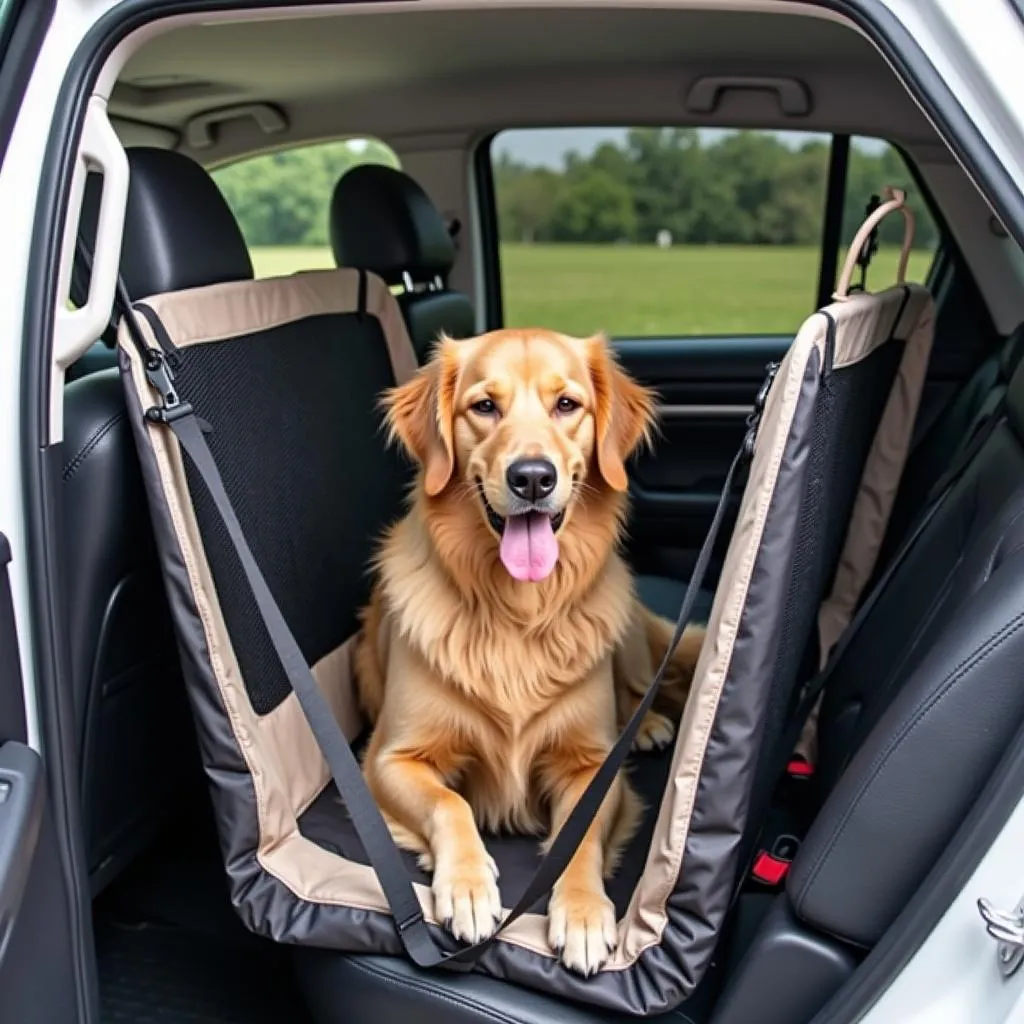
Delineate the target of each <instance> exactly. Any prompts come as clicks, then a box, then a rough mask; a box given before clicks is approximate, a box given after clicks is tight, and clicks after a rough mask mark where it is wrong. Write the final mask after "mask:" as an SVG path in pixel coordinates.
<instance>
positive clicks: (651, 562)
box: [615, 335, 792, 576]
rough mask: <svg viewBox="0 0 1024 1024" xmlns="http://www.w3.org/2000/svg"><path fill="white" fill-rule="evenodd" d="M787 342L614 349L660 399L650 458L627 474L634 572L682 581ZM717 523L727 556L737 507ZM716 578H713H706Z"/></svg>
mask: <svg viewBox="0 0 1024 1024" xmlns="http://www.w3.org/2000/svg"><path fill="white" fill-rule="evenodd" d="M791 341H792V339H791V338H790V337H787V336H784V335H783V336H780V335H762V336H743V337H688V338H643V339H629V340H625V339H623V340H618V341H616V342H615V348H616V352H617V354H618V357H619V360H620V362H621V363H622V365H623V366H624V367H625V369H627V370H628V371H629V372H630V374H632V375H633V376H634V377H635V378H636V379H637V380H639V381H640V382H642V383H643V384H646V385H647V386H649V387H652V388H653V389H654V390H655V391H656V392H657V395H658V401H659V425H658V431H657V434H656V436H655V438H654V440H653V444H652V445H651V448H650V450H646V451H643V452H641V453H639V454H638V455H637V456H636V457H635V458H634V459H633V460H632V464H631V466H630V493H631V498H632V505H633V507H632V518H631V523H630V539H629V553H630V557H631V559H632V561H633V564H634V565H635V566H636V568H637V569H638V571H640V572H657V573H667V574H669V575H677V576H686V575H688V572H689V566H690V565H691V564H692V562H693V560H694V559H695V558H696V554H697V551H698V550H699V548H700V545H701V543H702V542H703V540H704V536H705V534H706V533H707V531H708V528H709V527H710V525H711V519H712V516H713V515H714V512H715V508H716V506H717V504H718V500H719V497H720V495H721V491H722V485H723V484H724V482H725V477H726V474H727V473H728V470H729V466H730V464H731V463H732V460H733V457H734V456H735V454H736V452H737V450H738V448H739V446H740V444H741V442H742V440H743V436H744V434H745V432H746V429H747V428H746V420H747V416H748V415H749V413H750V411H751V409H752V408H753V402H754V398H755V396H756V395H757V392H758V389H759V388H760V387H761V384H762V383H763V381H764V377H765V368H766V367H767V365H768V364H769V363H770V362H774V361H778V360H780V359H781V358H782V357H783V356H784V355H785V352H786V349H787V347H788V346H789V344H790V342H791ZM737 504H738V502H734V503H733V507H732V508H731V510H730V514H729V516H728V518H727V519H726V521H725V523H724V524H723V529H722V532H721V535H720V540H719V543H718V544H717V545H716V554H717V555H719V556H720V555H721V554H722V553H724V550H725V546H726V544H727V543H728V537H729V534H730V533H731V531H732V525H733V523H734V521H735V513H736V505H737ZM712 572H714V569H713V570H712Z"/></svg>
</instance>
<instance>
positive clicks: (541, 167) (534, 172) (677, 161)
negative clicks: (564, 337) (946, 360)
mask: <svg viewBox="0 0 1024 1024" xmlns="http://www.w3.org/2000/svg"><path fill="white" fill-rule="evenodd" d="M831 147H832V139H831V137H830V136H828V135H822V134H815V133H808V132H791V131H766V130H748V131H728V130H714V129H693V128H688V129H679V128H662V129H657V128H639V129H636V128H634V129H514V130H508V131H503V132H500V133H499V134H498V135H496V136H495V137H494V139H493V140H492V143H491V147H490V157H491V173H492V181H493V189H494V205H495V208H496V221H497V225H496V226H497V232H496V234H497V240H498V256H499V261H500V282H501V305H502V309H503V314H504V323H505V324H506V325H507V326H526V325H529V324H535V323H545V324H551V325H556V326H558V327H559V328H560V329H562V330H565V331H567V332H570V333H582V332H588V331H591V330H593V328H594V325H595V324H598V325H601V326H602V327H603V328H604V329H605V330H607V331H608V332H609V333H610V334H612V335H613V336H615V337H616V338H620V339H622V338H630V337H685V336H705V335H707V336H714V335H742V334H761V335H768V334H789V333H791V332H792V331H793V330H794V329H795V327H796V326H797V325H799V323H800V322H801V321H802V320H803V318H804V317H805V316H806V315H807V314H808V313H809V312H810V311H811V310H813V309H814V308H815V307H816V306H817V304H818V302H817V300H818V295H819V276H820V274H821V273H822V246H823V232H824V225H825V212H826V201H827V189H828V180H829V161H830V154H831ZM849 171H850V173H849V175H848V177H847V188H846V192H845V199H844V208H843V213H844V228H843V234H842V236H841V238H842V239H845V240H847V241H848V240H849V239H850V238H851V237H852V235H853V233H854V231H855V230H856V227H857V226H858V224H859V223H860V221H861V220H862V219H863V217H864V209H865V205H866V204H867V203H868V202H869V200H870V197H871V195H872V194H873V192H877V191H879V190H880V189H881V187H882V186H883V185H884V184H901V185H907V179H908V178H909V174H908V173H907V169H906V166H905V165H904V164H903V162H902V159H901V157H900V156H899V153H898V152H897V151H896V150H895V149H893V148H892V147H891V146H887V145H886V144H884V143H878V142H876V141H875V140H867V139H855V140H853V144H852V147H851V156H850V163H849ZM894 175H895V177H896V180H893V177H894ZM907 187H908V191H909V192H910V194H911V195H912V196H913V194H914V191H915V190H914V189H913V188H911V187H910V186H909V185H907ZM921 207H923V203H916V204H915V209H920V208H921ZM922 212H924V211H922ZM919 220H922V221H924V223H922V224H921V228H920V230H919V234H918V243H919V244H921V245H922V246H924V248H923V249H922V254H921V255H920V257H919V256H918V254H915V261H914V264H912V271H914V272H916V271H917V269H918V267H919V266H920V263H921V260H922V259H923V260H925V262H927V261H928V260H929V259H930V254H929V253H930V251H933V249H932V250H929V249H928V246H934V243H935V239H936V238H937V232H936V231H935V229H934V224H933V223H931V222H930V219H929V218H928V217H927V215H925V216H924V217H920V216H919ZM929 229H930V230H929ZM893 230H895V231H896V233H897V235H898V232H899V225H898V224H895V225H892V226H890V225H888V224H886V226H885V228H884V231H883V238H882V241H883V243H884V242H885V241H886V240H887V239H888V235H889V233H891V232H892V231H893ZM844 251H845V250H844ZM896 255H897V249H896V248H893V247H892V246H889V245H885V244H883V246H882V247H881V248H880V249H879V251H878V252H877V254H876V255H875V256H874V259H873V261H872V264H871V272H870V276H869V281H870V282H880V283H882V285H883V286H884V283H887V280H888V279H889V278H891V276H892V271H893V270H894V268H895V265H896ZM890 264H891V265H890ZM918 279H920V278H918Z"/></svg>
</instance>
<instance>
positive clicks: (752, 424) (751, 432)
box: [743, 363, 782, 461]
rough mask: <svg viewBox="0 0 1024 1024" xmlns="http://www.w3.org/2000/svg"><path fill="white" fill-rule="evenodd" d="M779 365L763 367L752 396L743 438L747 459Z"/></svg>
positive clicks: (749, 456)
mask: <svg viewBox="0 0 1024 1024" xmlns="http://www.w3.org/2000/svg"><path fill="white" fill-rule="evenodd" d="M781 365H782V364H781V363H768V365H767V366H766V367H765V378H764V381H763V383H762V384H761V387H760V388H759V389H758V392H757V394H756V395H755V396H754V408H753V409H752V410H751V412H750V414H749V415H748V416H747V423H746V426H747V433H746V435H745V436H744V438H743V457H744V458H745V459H747V460H748V461H749V460H750V459H752V458H753V457H754V447H755V445H756V444H757V431H758V428H759V427H760V426H761V414H762V413H763V412H764V407H765V404H766V403H767V402H768V392H769V391H771V389H772V385H773V384H774V383H775V377H776V375H777V374H778V372H779V367H780V366H781Z"/></svg>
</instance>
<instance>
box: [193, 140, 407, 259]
mask: <svg viewBox="0 0 1024 1024" xmlns="http://www.w3.org/2000/svg"><path fill="white" fill-rule="evenodd" d="M356 164H385V165H387V166H389V167H397V166H398V159H397V157H396V156H395V154H394V152H393V151H392V150H391V149H390V148H389V147H388V146H386V145H385V144H384V143H383V142H379V141H378V140H376V139H358V140H345V141H343V142H325V143H320V144H317V145H312V146H301V147H298V148H295V149H283V150H280V151H279V152H276V153H266V154H264V155H262V156H257V157H251V158H250V159H247V160H239V161H238V162H237V163H233V164H230V165H229V166H227V167H222V168H219V169H218V170H215V171H214V172H213V177H214V180H215V181H216V182H217V185H218V186H219V188H220V190H221V191H222V192H223V193H224V198H225V199H227V201H228V205H229V206H230V207H231V210H232V212H233V213H234V215H235V217H236V218H237V219H238V222H239V224H240V225H241V228H242V234H243V235H244V236H245V240H246V242H247V243H248V244H249V245H251V246H257V245H327V244H328V242H329V240H330V238H329V233H328V222H327V219H328V209H329V207H330V202H331V194H332V193H333V191H334V186H335V185H336V184H337V182H338V179H339V178H341V176H342V175H343V174H344V173H345V172H346V171H348V170H349V169H350V168H352V167H354V166H355V165H356Z"/></svg>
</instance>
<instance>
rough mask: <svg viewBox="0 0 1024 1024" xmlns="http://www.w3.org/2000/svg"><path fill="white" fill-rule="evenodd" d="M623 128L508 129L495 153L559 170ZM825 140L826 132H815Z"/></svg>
mask: <svg viewBox="0 0 1024 1024" xmlns="http://www.w3.org/2000/svg"><path fill="white" fill-rule="evenodd" d="M627 130H628V129H626V128H529V129H510V130H508V131H504V132H501V133H500V134H499V135H498V136H497V138H496V139H495V140H494V153H495V155H501V154H505V153H507V154H508V155H509V156H511V157H512V158H514V159H515V160H517V161H519V162H520V163H524V164H529V165H534V166H541V167H551V168H554V169H558V168H560V167H561V166H562V164H563V162H564V160H565V154H566V153H568V152H569V151H570V150H576V151H577V152H578V153H580V154H581V155H583V156H589V155H590V154H591V153H592V152H593V151H594V150H595V149H597V147H598V146H600V145H601V143H602V142H614V143H616V144H618V145H622V144H623V143H624V142H625V139H626V132H627ZM699 131H700V134H701V137H702V138H703V139H706V140H707V141H709V142H710V141H712V140H713V139H715V138H716V137H720V136H722V135H724V134H727V133H728V130H727V129H722V128H701V129H699ZM775 134H776V135H778V136H779V138H780V139H782V140H783V141H784V142H788V143H791V144H792V145H799V143H801V142H803V141H805V140H806V139H807V138H808V137H812V138H813V137H815V136H814V133H811V132H776V133H775ZM817 137H818V138H821V139H825V138H827V137H828V136H826V135H817ZM854 145H855V146H858V147H859V148H863V149H866V150H874V151H875V152H877V151H878V149H879V148H880V147H881V146H883V145H885V144H884V143H882V142H880V141H879V140H877V139H855V140H854Z"/></svg>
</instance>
